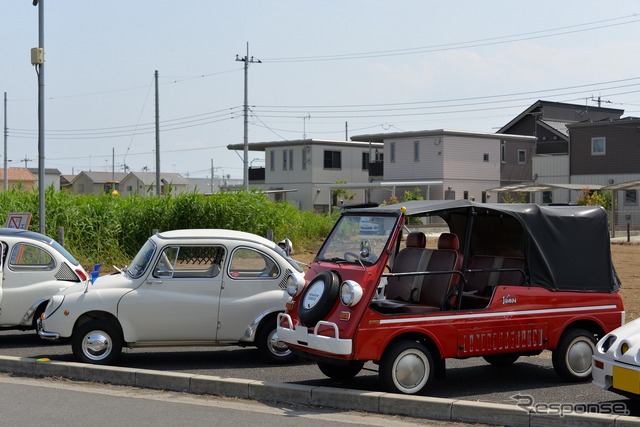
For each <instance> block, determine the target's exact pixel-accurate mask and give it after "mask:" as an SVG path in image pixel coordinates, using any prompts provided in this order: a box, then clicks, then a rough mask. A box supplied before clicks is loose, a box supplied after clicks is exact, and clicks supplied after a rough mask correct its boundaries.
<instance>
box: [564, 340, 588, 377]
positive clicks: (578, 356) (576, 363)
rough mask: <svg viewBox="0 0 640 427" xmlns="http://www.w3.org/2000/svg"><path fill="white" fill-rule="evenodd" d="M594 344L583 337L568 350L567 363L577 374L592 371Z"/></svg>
mask: <svg viewBox="0 0 640 427" xmlns="http://www.w3.org/2000/svg"><path fill="white" fill-rule="evenodd" d="M592 356H593V345H592V344H591V343H590V342H588V341H585V340H583V339H581V340H579V341H576V342H574V343H573V344H572V345H571V347H570V348H569V351H568V352H567V364H568V365H569V368H570V369H571V370H572V371H573V372H575V373H576V374H579V375H581V374H588V373H589V372H590V371H591V358H592Z"/></svg>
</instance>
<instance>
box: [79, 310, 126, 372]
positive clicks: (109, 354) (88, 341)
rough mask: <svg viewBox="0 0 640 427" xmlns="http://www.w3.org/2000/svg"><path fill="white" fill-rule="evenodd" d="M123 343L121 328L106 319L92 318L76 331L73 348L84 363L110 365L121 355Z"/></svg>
mask: <svg viewBox="0 0 640 427" xmlns="http://www.w3.org/2000/svg"><path fill="white" fill-rule="evenodd" d="M122 343H123V338H122V333H121V332H120V330H119V328H117V327H116V326H114V325H113V324H112V323H110V322H107V321H106V320H91V321H89V322H87V323H85V324H83V325H81V326H80V327H78V329H76V330H75V331H74V333H73V336H72V339H71V349H72V350H73V355H74V356H75V357H76V359H78V360H79V361H81V362H83V363H93V364H97V365H108V364H110V363H113V362H114V361H115V360H117V359H118V358H119V357H120V353H121V352H122Z"/></svg>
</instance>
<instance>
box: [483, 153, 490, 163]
mask: <svg viewBox="0 0 640 427" xmlns="http://www.w3.org/2000/svg"><path fill="white" fill-rule="evenodd" d="M482 161H483V162H488V161H489V153H484V154H483V155H482Z"/></svg>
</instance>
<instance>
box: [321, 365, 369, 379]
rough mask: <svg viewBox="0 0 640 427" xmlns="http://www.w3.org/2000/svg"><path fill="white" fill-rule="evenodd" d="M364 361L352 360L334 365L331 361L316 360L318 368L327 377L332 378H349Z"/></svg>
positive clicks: (360, 368) (357, 370) (360, 367)
mask: <svg viewBox="0 0 640 427" xmlns="http://www.w3.org/2000/svg"><path fill="white" fill-rule="evenodd" d="M363 366H364V363H361V362H353V363H350V364H348V365H334V364H332V363H326V362H318V368H319V369H320V371H321V372H322V373H323V374H324V375H325V376H327V377H329V378H333V379H334V380H349V379H351V378H353V377H355V376H356V375H358V373H359V372H360V371H361V370H362V367H363Z"/></svg>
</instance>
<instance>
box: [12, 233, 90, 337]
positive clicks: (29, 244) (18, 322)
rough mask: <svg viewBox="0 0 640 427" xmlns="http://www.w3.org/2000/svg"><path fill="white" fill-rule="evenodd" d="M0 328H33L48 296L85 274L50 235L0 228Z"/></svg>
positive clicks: (81, 278) (77, 280) (77, 281)
mask: <svg viewBox="0 0 640 427" xmlns="http://www.w3.org/2000/svg"><path fill="white" fill-rule="evenodd" d="M0 244H1V248H0V251H1V252H0V254H1V256H0V263H1V264H0V269H1V270H2V272H1V274H0V329H19V330H28V329H34V328H35V326H36V319H37V317H38V316H40V314H41V313H42V312H43V311H44V308H45V307H46V305H47V301H48V300H49V298H50V297H51V296H52V295H54V294H57V293H58V292H60V291H61V290H63V289H65V288H68V287H69V286H72V285H74V284H76V283H80V282H84V281H85V280H86V279H87V277H88V275H87V272H86V271H85V270H84V269H83V268H82V266H81V265H80V264H79V263H78V261H76V259H75V258H74V257H73V256H72V255H71V254H70V253H69V252H67V250H66V249H64V248H63V247H62V246H61V245H60V244H59V243H58V242H56V241H55V240H53V239H52V238H50V237H47V236H45V235H42V234H40V233H36V232H33V231H28V230H21V229H15V228H0Z"/></svg>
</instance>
